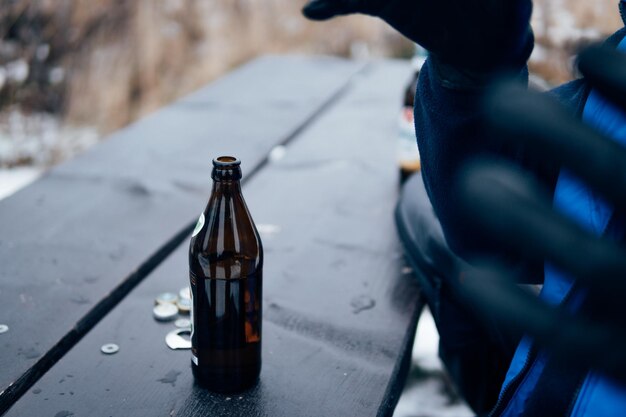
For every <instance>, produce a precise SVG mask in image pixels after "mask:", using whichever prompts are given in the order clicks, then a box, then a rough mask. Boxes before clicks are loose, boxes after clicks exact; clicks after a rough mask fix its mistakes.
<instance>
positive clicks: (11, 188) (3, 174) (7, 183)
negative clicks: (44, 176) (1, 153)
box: [0, 167, 42, 200]
mask: <svg viewBox="0 0 626 417" xmlns="http://www.w3.org/2000/svg"><path fill="white" fill-rule="evenodd" d="M41 173H42V170H41V169H40V168H32V167H17V168H11V169H0V200H2V199H3V198H5V197H8V196H10V195H11V194H13V193H15V192H16V191H18V190H19V189H21V188H23V187H26V186H27V185H28V184H30V183H31V182H33V181H35V180H36V179H37V178H39V176H40V175H41Z"/></svg>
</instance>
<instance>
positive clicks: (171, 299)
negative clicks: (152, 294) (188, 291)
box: [154, 292, 178, 305]
mask: <svg viewBox="0 0 626 417" xmlns="http://www.w3.org/2000/svg"><path fill="white" fill-rule="evenodd" d="M176 301H178V296H177V295H176V294H174V293H173V292H164V293H163V294H159V296H158V297H157V298H155V299H154V304H157V305H158V304H176Z"/></svg>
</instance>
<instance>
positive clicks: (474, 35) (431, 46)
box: [303, 0, 533, 71]
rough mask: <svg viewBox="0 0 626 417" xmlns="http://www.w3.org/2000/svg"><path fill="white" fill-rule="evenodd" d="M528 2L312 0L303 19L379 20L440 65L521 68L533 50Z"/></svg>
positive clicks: (475, 68) (476, 68)
mask: <svg viewBox="0 0 626 417" xmlns="http://www.w3.org/2000/svg"><path fill="white" fill-rule="evenodd" d="M531 11H532V4H531V1H530V0H312V1H310V2H309V3H308V4H307V5H306V6H305V7H304V9H303V13H304V15H305V16H306V17H308V18H309V19H313V20H326V19H330V18H332V17H334V16H338V15H347V14H352V13H363V14H367V15H371V16H376V17H380V18H382V19H383V20H384V21H386V22H387V23H388V24H390V25H391V26H392V27H393V28H395V29H396V30H397V31H399V32H400V33H402V34H403V35H404V36H406V37H407V38H409V39H411V40H413V41H414V42H416V43H418V44H420V45H422V46H423V47H424V48H426V49H427V50H429V51H430V52H431V54H434V56H435V57H436V58H437V59H439V60H441V62H442V63H443V64H446V65H452V66H455V67H458V68H461V69H464V70H469V71H491V70H499V69H520V68H521V67H522V66H523V65H524V64H525V63H526V60H527V59H528V57H529V56H530V52H531V51H532V47H533V36H532V31H531V29H530V25H529V19H530V15H531Z"/></svg>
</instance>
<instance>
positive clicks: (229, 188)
mask: <svg viewBox="0 0 626 417" xmlns="http://www.w3.org/2000/svg"><path fill="white" fill-rule="evenodd" d="M213 193H218V194H221V195H233V194H241V182H240V181H239V180H219V179H215V178H214V179H213Z"/></svg>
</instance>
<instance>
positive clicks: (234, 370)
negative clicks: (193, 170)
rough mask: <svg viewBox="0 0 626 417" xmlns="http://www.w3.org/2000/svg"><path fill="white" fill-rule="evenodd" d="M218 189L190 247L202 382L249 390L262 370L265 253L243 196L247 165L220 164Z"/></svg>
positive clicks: (195, 350) (196, 370)
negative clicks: (243, 173) (243, 177)
mask: <svg viewBox="0 0 626 417" xmlns="http://www.w3.org/2000/svg"><path fill="white" fill-rule="evenodd" d="M211 177H212V178H213V191H212V192H211V196H210V198H209V203H208V204H207V207H206V209H205V210H204V212H203V213H202V215H201V216H200V219H199V220H198V224H197V225H196V228H195V230H194V232H193V235H192V238H191V243H190V247H189V280H190V283H191V293H192V303H191V304H192V310H191V317H192V332H191V345H192V348H191V350H192V363H191V367H192V370H193V374H194V376H195V378H196V380H197V381H198V382H199V383H200V384H201V385H203V386H205V387H207V388H209V389H211V390H213V391H218V392H236V391H241V390H243V389H245V388H247V387H249V386H251V385H253V384H254V383H255V382H256V381H257V379H258V377H259V374H260V372H261V319H262V314H261V313H262V308H261V307H262V306H261V299H262V287H263V277H262V270H263V248H262V245H261V239H260V238H259V234H258V232H257V230H256V227H255V226H254V222H253V221H252V217H251V216H250V213H249V211H248V208H247V206H246V203H245V201H244V199H243V195H242V194H241V184H240V179H241V168H240V161H239V160H238V159H237V158H234V157H230V156H222V157H219V158H216V159H214V160H213V172H212V174H211Z"/></svg>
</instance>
